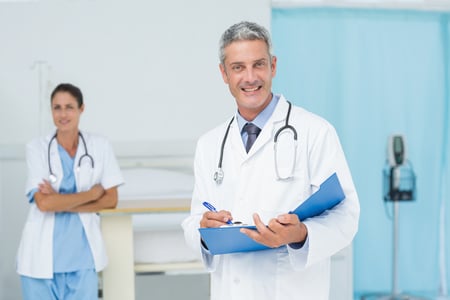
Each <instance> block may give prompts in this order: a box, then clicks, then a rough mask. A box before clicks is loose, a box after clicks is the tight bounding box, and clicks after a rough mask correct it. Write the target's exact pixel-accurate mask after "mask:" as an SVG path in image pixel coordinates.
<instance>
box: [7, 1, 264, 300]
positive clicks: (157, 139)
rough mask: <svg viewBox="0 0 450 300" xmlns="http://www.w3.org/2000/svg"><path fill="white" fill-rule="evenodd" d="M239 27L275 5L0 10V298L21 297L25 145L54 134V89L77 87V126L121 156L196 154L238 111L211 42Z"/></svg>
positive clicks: (40, 4) (55, 5) (26, 4)
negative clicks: (206, 135)
mask: <svg viewBox="0 0 450 300" xmlns="http://www.w3.org/2000/svg"><path fill="white" fill-rule="evenodd" d="M244 19H246V20H252V21H256V22H259V23H261V24H263V25H265V26H267V27H268V28H269V27H270V1H269V0H263V1H261V0H246V1H240V0H227V1H211V0H195V1H185V0H174V1H151V0H150V1H145V0H142V1H138V0H133V1H132V0H129V1H116V0H113V1H106V0H66V1H64V0H60V1H56V0H55V1H38V0H36V1H26V0H25V1H24V0H21V1H13V0H6V1H5V0H0V180H1V182H0V235H1V236H0V238H1V239H2V241H3V242H2V249H1V250H0V300H3V299H5V300H6V299H20V298H21V297H20V288H19V279H18V276H17V275H16V273H15V270H14V269H15V263H14V262H15V252H16V249H17V246H18V241H19V238H20V235H21V231H22V226H23V224H24V221H25V216H26V213H27V203H26V199H25V196H24V184H25V177H26V169H25V163H24V161H23V153H24V144H25V143H26V142H27V141H28V140H30V139H31V138H33V137H35V136H37V135H40V134H43V133H45V132H46V131H47V130H48V129H49V128H52V122H51V118H50V114H49V101H50V100H49V94H50V92H51V90H52V89H53V87H54V86H55V85H56V84H58V83H59V82H72V83H74V84H76V85H79V86H80V88H81V89H82V91H83V93H84V96H85V103H86V110H85V112H84V115H83V117H82V125H81V126H82V128H84V129H86V130H89V131H92V132H97V133H100V134H103V135H105V136H107V137H109V138H110V140H111V141H112V142H113V144H114V145H115V146H116V150H117V151H116V153H117V152H118V154H119V155H121V156H127V155H134V154H135V153H138V154H142V155H144V154H148V153H151V154H152V155H166V154H168V153H169V154H180V153H181V154H186V153H187V154H189V153H192V152H193V145H194V143H195V140H196V139H197V138H198V136H199V135H200V134H201V133H203V132H205V131H206V130H208V129H210V128H212V127H213V126H216V125H218V124H219V123H220V122H222V121H225V119H226V118H228V117H229V116H230V115H231V114H232V113H233V112H234V109H235V105H234V101H233V99H232V98H231V97H230V95H229V92H228V89H227V86H226V85H225V84H224V83H223V82H222V79H221V77H220V73H219V69H218V41H219V38H220V35H221V33H222V32H223V31H224V30H225V29H226V28H227V27H228V26H230V25H231V24H233V23H235V22H238V21H241V20H244ZM180 148H185V149H180Z"/></svg>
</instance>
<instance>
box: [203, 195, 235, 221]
mask: <svg viewBox="0 0 450 300" xmlns="http://www.w3.org/2000/svg"><path fill="white" fill-rule="evenodd" d="M203 206H204V207H206V208H207V209H209V210H210V211H213V212H217V209H216V208H215V207H214V206H213V205H212V204H211V203H209V202H206V201H205V202H203ZM227 224H230V225H231V224H233V222H231V220H228V221H227Z"/></svg>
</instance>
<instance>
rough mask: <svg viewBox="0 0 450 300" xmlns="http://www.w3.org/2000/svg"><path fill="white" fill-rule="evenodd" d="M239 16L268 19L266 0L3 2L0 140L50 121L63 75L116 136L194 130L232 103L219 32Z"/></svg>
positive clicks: (103, 128)
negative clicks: (223, 76) (223, 73)
mask: <svg viewBox="0 0 450 300" xmlns="http://www.w3.org/2000/svg"><path fill="white" fill-rule="evenodd" d="M243 19H248V20H253V21H257V22H259V23H262V24H263V25H266V26H267V27H269V26H270V1H269V0H264V1H260V0H248V1H239V0H230V1H210V0H194V1H182V0H174V1H145V0H142V1H138V0H134V1H117V0H113V1H106V0H97V1H95V0H71V1H69V0H66V1H30V2H26V1H25V2H23V1H17V2H14V1H10V2H4V3H2V2H1V1H0V39H1V47H0V66H1V68H0V100H1V104H2V109H1V110H0V141H1V142H0V143H23V142H25V141H27V140H29V139H30V138H32V137H34V136H36V135H37V134H40V133H41V132H42V133H44V132H46V131H47V129H49V128H51V127H52V122H51V119H50V117H49V94H50V93H51V90H52V89H53V88H54V86H55V85H56V84H57V83H59V82H63V81H68V82H72V83H74V84H76V85H79V86H80V88H81V89H82V91H83V92H84V95H85V100H86V110H85V113H84V116H83V118H82V127H83V128H85V129H87V130H90V131H94V132H97V133H101V134H104V135H106V136H108V137H110V138H111V139H112V140H113V141H114V142H115V141H136V140H138V141H141V140H151V141H154V140H167V139H169V140H171V139H176V140H178V139H188V140H191V139H196V138H197V137H198V136H199V135H200V134H201V133H203V132H204V131H205V130H207V129H209V128H211V127H212V126H214V125H216V124H218V122H219V121H222V120H224V119H225V118H226V117H228V116H229V115H230V114H231V113H232V112H233V109H234V103H233V100H232V98H230V96H229V93H228V90H227V87H226V85H225V84H224V83H223V81H222V79H221V77H220V73H219V69H218V41H219V38H220V34H221V33H222V32H223V31H224V30H225V29H226V28H227V27H228V26H230V25H231V24H232V23H235V22H237V21H240V20H243ZM186 124H189V126H186ZM12 129H13V131H14V133H12V132H11V130H12Z"/></svg>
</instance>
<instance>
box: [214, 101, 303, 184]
mask: <svg viewBox="0 0 450 300" xmlns="http://www.w3.org/2000/svg"><path fill="white" fill-rule="evenodd" d="M287 103H288V105H289V106H288V111H287V113H286V122H285V124H284V126H282V127H281V128H279V129H278V130H277V132H276V133H275V136H274V138H273V142H274V155H275V171H276V175H277V178H278V179H280V180H287V179H290V178H292V176H287V177H281V176H280V174H279V171H278V164H277V157H276V155H277V142H278V137H279V136H280V134H281V133H282V132H284V131H285V130H290V131H292V133H293V135H294V143H295V144H294V147H295V149H294V163H293V166H292V170H291V173H292V172H293V171H294V168H295V161H296V159H297V130H296V129H295V127H294V126H292V125H290V124H289V118H290V116H291V108H292V104H291V102H289V101H287ZM233 121H234V116H233V117H232V118H231V120H230V122H229V123H228V126H227V129H226V131H225V135H224V136H223V139H222V144H221V147H220V157H219V163H218V164H217V170H216V172H214V176H213V179H214V181H215V182H216V183H217V184H221V183H222V181H223V177H224V172H223V169H222V162H223V153H224V150H225V143H226V141H227V138H228V133H229V131H230V128H231V124H232V123H233Z"/></svg>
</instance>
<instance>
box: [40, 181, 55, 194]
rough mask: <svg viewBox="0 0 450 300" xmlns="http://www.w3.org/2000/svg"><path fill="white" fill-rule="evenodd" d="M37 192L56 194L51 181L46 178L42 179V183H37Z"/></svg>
mask: <svg viewBox="0 0 450 300" xmlns="http://www.w3.org/2000/svg"><path fill="white" fill-rule="evenodd" d="M38 189H39V192H41V193H42V194H44V195H50V194H56V191H55V190H54V189H53V187H52V185H51V183H50V182H49V181H48V180H45V179H44V180H43V181H42V183H39V185H38Z"/></svg>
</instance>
